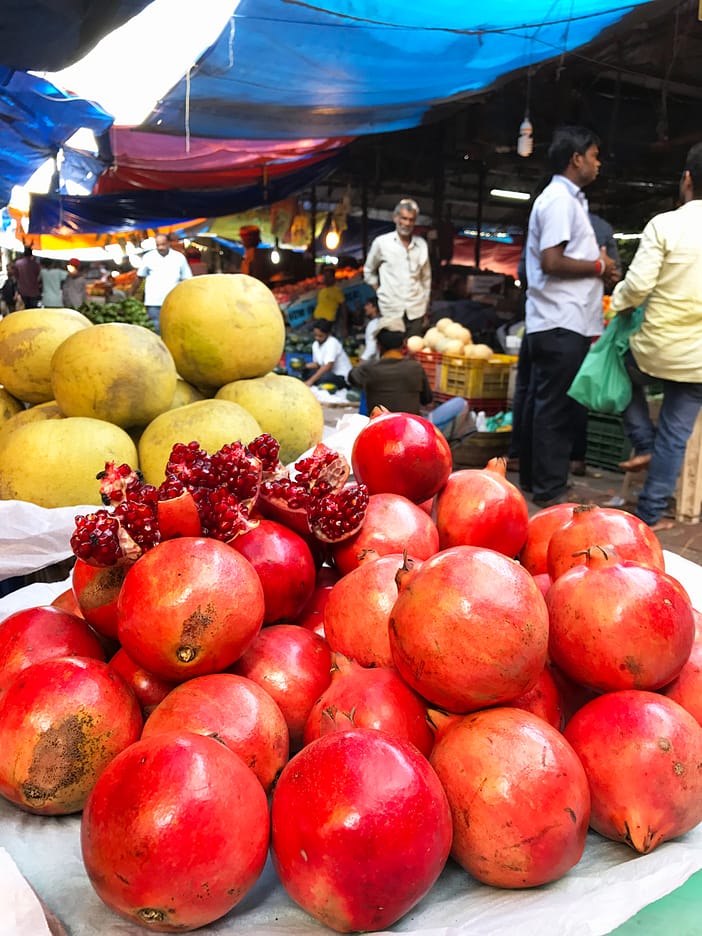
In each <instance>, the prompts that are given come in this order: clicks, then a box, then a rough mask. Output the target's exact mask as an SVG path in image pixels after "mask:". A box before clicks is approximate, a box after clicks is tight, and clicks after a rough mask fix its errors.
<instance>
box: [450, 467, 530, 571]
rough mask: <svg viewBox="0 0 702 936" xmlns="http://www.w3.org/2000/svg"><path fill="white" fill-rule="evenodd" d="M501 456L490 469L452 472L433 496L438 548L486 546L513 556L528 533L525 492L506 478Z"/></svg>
mask: <svg viewBox="0 0 702 936" xmlns="http://www.w3.org/2000/svg"><path fill="white" fill-rule="evenodd" d="M505 465H506V462H505V461H504V459H498V460H496V464H495V465H494V467H492V468H463V469H461V470H460V471H454V472H453V473H452V474H451V475H450V476H449V479H448V481H447V482H446V484H445V485H444V487H443V488H442V490H441V491H440V492H439V494H438V496H437V498H436V526H437V528H438V530H439V542H440V548H441V549H448V548H449V547H451V546H485V547H487V548H488V549H494V550H496V551H497V552H501V553H503V554H504V555H505V556H510V557H514V556H516V555H517V553H518V552H519V550H520V549H521V548H522V546H523V545H524V542H525V540H526V536H527V524H528V521H529V510H528V508H527V503H526V501H525V500H524V495H523V494H522V492H521V491H520V490H519V488H517V487H515V486H514V485H513V484H512V483H511V482H510V481H508V480H507V478H506V477H505Z"/></svg>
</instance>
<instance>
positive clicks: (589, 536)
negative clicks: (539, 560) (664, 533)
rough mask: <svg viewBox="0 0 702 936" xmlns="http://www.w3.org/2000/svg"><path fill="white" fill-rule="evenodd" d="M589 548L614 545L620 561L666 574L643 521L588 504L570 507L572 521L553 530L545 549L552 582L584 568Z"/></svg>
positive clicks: (656, 544)
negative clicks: (568, 571) (623, 560)
mask: <svg viewBox="0 0 702 936" xmlns="http://www.w3.org/2000/svg"><path fill="white" fill-rule="evenodd" d="M591 546H614V548H615V549H616V551H617V555H618V556H619V558H620V559H630V560H631V561H632V562H638V563H639V565H646V566H651V568H652V569H660V571H661V572H663V571H665V562H664V559H663V550H662V548H661V544H660V542H659V541H658V537H657V536H656V534H655V533H654V532H653V530H652V529H651V528H650V527H649V526H647V525H646V524H645V523H644V522H643V520H639V518H638V517H635V516H634V514H631V513H627V511H625V510H617V508H616V507H596V506H595V505H594V504H587V505H583V506H578V507H575V508H573V516H572V517H571V519H570V520H569V521H568V522H567V523H565V524H563V525H562V526H560V527H559V528H558V529H557V530H554V531H553V533H552V534H551V539H550V540H549V543H548V547H547V550H546V565H547V572H548V574H549V575H550V576H551V579H552V580H553V581H554V582H555V580H556V579H557V578H558V576H559V575H563V573H564V572H566V571H567V570H568V569H570V568H571V567H572V566H574V565H583V563H584V562H585V550H587V549H589V548H590V547H591Z"/></svg>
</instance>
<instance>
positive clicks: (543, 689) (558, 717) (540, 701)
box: [508, 665, 565, 731]
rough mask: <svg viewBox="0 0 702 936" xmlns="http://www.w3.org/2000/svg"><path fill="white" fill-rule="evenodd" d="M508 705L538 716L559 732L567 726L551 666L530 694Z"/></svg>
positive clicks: (543, 672)
mask: <svg viewBox="0 0 702 936" xmlns="http://www.w3.org/2000/svg"><path fill="white" fill-rule="evenodd" d="M508 705H509V706H510V707H511V708H518V709H524V711H525V712H531V714H532V715H538V716H539V718H543V720H544V721H546V722H548V723H549V725H552V726H553V727H554V728H557V729H558V730H559V731H562V730H563V726H564V725H565V713H564V710H563V699H562V698H561V693H560V691H559V689H558V684H557V683H556V680H555V679H554V677H553V671H552V667H551V666H548V665H547V666H545V667H544V668H543V670H542V671H541V675H540V676H539V678H538V681H537V682H536V685H534V686H532V688H531V689H529V691H528V692H523V693H522V694H521V695H520V696H517V697H516V698H514V699H511V700H510V701H509V703H508Z"/></svg>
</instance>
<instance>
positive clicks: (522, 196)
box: [490, 188, 531, 201]
mask: <svg viewBox="0 0 702 936" xmlns="http://www.w3.org/2000/svg"><path fill="white" fill-rule="evenodd" d="M490 194H491V195H492V196H493V198H509V199H511V200H512V201H529V199H530V198H531V195H530V194H529V193H528V192H514V191H512V189H501V188H493V189H490Z"/></svg>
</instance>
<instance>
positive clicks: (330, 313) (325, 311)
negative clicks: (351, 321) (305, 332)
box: [314, 266, 346, 338]
mask: <svg viewBox="0 0 702 936" xmlns="http://www.w3.org/2000/svg"><path fill="white" fill-rule="evenodd" d="M322 277H323V280H324V286H323V287H322V288H321V289H320V290H319V292H318V293H317V305H316V307H315V310H314V318H315V319H326V320H327V321H328V322H335V323H336V324H337V331H338V332H339V333H340V335H341V337H342V338H345V337H346V297H345V296H344V294H343V292H342V291H341V290H340V289H339V287H338V286H337V285H336V282H335V279H336V271H335V270H334V267H333V266H326V267H324V272H323V273H322Z"/></svg>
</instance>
